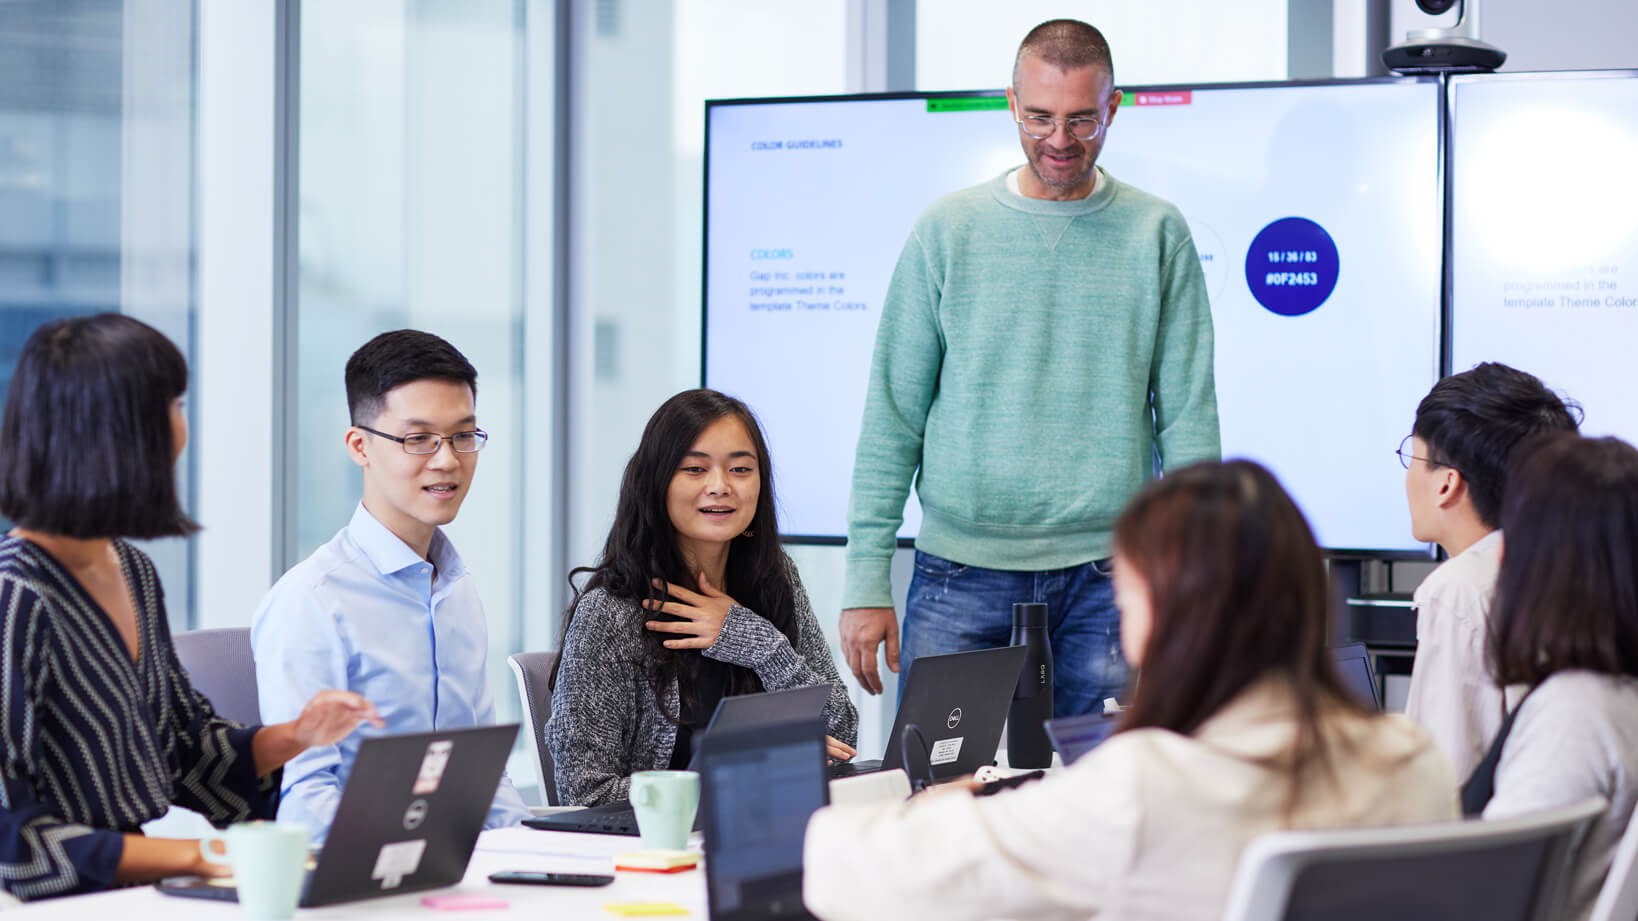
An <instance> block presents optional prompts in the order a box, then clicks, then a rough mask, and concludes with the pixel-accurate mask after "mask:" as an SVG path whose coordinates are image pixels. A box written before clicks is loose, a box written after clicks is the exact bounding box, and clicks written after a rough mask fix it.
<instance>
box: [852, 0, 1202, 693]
mask: <svg viewBox="0 0 1638 921" xmlns="http://www.w3.org/2000/svg"><path fill="white" fill-rule="evenodd" d="M1120 100H1121V93H1120V91H1119V90H1117V89H1115V88H1114V69H1113V65H1112V64H1111V61H1110V56H1109V45H1108V43H1107V42H1106V41H1104V37H1103V35H1102V33H1100V32H1099V31H1098V30H1097V29H1095V28H1093V27H1092V26H1090V25H1087V24H1086V23H1084V22H1078V21H1076V20H1068V19H1059V20H1052V21H1050V22H1044V23H1042V24H1041V25H1039V26H1036V27H1035V28H1034V29H1032V30H1031V31H1030V33H1029V35H1027V36H1025V38H1024V41H1023V43H1022V44H1021V45H1020V46H1019V49H1018V56H1017V59H1016V61H1015V62H1014V65H1013V80H1012V86H1011V87H1010V88H1008V90H1007V101H1008V103H1009V106H1010V108H1011V112H1012V117H1013V120H1014V121H1016V122H1017V123H1018V130H1019V139H1020V140H1021V142H1022V143H1023V147H1024V154H1025V156H1026V157H1027V159H1028V164H1027V165H1026V166H1024V167H1020V168H1018V169H1015V170H1013V171H1011V172H1009V173H1006V174H1003V175H1001V176H997V177H996V178H994V179H992V180H990V181H988V182H985V183H983V184H982V185H978V186H975V187H973V188H970V189H965V190H962V191H959V192H955V193H953V194H951V195H947V196H945V197H944V198H941V199H939V200H938V201H936V202H934V203H933V204H932V205H931V206H930V207H928V209H927V210H926V212H924V213H923V214H922V216H921V217H920V219H918V220H917V222H916V226H915V228H914V230H912V232H911V234H910V239H909V241H908V242H907V243H906V244H905V247H904V251H903V252H902V253H901V254H900V256H899V262H898V266H897V268H896V269H895V270H894V272H893V280H892V282H891V284H890V285H889V287H888V291H887V297H886V300H885V302H884V303H883V305H882V315H881V322H880V325H879V327H878V329H877V332H876V348H875V355H874V358H873V360H872V363H871V369H870V386H869V391H868V395H867V397H866V400H865V410H864V425H863V430H862V431H861V433H860V435H859V447H858V453H857V455H856V459H855V462H854V468H853V496H852V500H851V503H850V508H849V513H848V543H847V581H846V586H845V589H844V593H843V607H844V609H845V610H843V612H842V624H841V633H842V649H843V652H844V653H845V654H846V656H847V662H848V665H849V667H850V668H852V670H853V674H854V675H855V676H857V677H858V679H859V682H860V683H861V684H862V685H864V687H865V689H866V690H867V691H869V692H870V693H873V694H874V693H880V691H881V689H882V683H881V677H880V674H879V672H878V670H877V667H876V662H877V649H878V647H879V646H881V645H882V644H883V643H885V644H886V647H887V649H886V654H887V667H888V668H889V669H891V670H893V671H897V672H899V684H900V690H901V692H902V690H903V686H904V682H905V681H906V680H907V678H908V677H909V670H910V668H911V662H912V661H913V660H914V659H915V658H916V657H917V656H923V655H932V654H938V653H947V652H958V651H961V650H967V649H980V648H987V647H992V646H1004V645H1006V644H1007V643H1008V642H1009V641H1010V638H1011V630H1012V605H1013V603H1014V602H1019V601H1041V602H1045V603H1046V604H1047V608H1048V617H1049V621H1048V629H1049V632H1050V636H1051V640H1052V653H1053V665H1054V674H1055V682H1054V707H1053V709H1054V712H1055V715H1059V716H1064V715H1070V714H1078V713H1086V712H1090V711H1091V710H1093V709H1094V707H1095V706H1097V705H1098V702H1099V701H1101V700H1102V699H1103V698H1104V697H1110V696H1118V695H1119V694H1120V693H1121V691H1122V690H1123V688H1124V686H1125V682H1126V661H1125V658H1124V656H1123V655H1122V654H1121V647H1120V617H1119V614H1118V613H1117V612H1116V610H1115V606H1114V597H1113V589H1112V587H1111V585H1110V581H1109V573H1110V561H1109V556H1110V554H1111V546H1110V542H1111V536H1110V532H1111V530H1112V529H1113V527H1114V523H1115V518H1116V516H1117V515H1118V514H1119V513H1120V510H1121V507H1122V506H1123V505H1124V504H1125V503H1126V501H1127V499H1129V498H1130V497H1131V496H1132V495H1133V494H1134V493H1136V492H1137V490H1138V489H1139V488H1140V487H1141V486H1142V485H1143V483H1144V482H1145V481H1146V480H1147V479H1148V478H1149V477H1150V476H1152V475H1154V473H1155V472H1156V471H1157V470H1158V469H1160V468H1161V467H1166V468H1177V467H1180V466H1183V465H1185V464H1188V463H1191V462H1194V461H1198V460H1204V459H1208V458H1215V457H1217V456H1218V455H1219V453H1220V451H1221V446H1220V442H1219V439H1218V428H1217V397H1216V390H1215V386H1214V383H1213V378H1212V326H1211V309H1210V307H1209V305H1208V304H1207V302H1206V286H1205V278H1204V276H1203V275H1202V273H1201V271H1200V257H1199V254H1198V253H1197V252H1196V251H1195V247H1194V241H1193V239H1192V238H1191V237H1190V235H1189V228H1188V225H1187V224H1185V223H1184V221H1183V216H1182V215H1181V214H1180V213H1178V210H1177V209H1176V208H1175V207H1173V206H1172V205H1170V204H1168V203H1166V202H1164V201H1161V200H1159V199H1157V198H1154V197H1153V196H1150V195H1147V194H1145V193H1143V192H1140V191H1138V190H1137V189H1135V188H1132V187H1131V186H1128V185H1124V184H1122V183H1121V182H1120V181H1118V180H1116V179H1115V178H1114V177H1113V176H1110V175H1109V174H1108V173H1106V172H1104V171H1102V170H1100V169H1097V167H1096V161H1097V158H1098V153H1099V152H1100V151H1101V150H1102V149H1103V143H1104V138H1105V136H1106V133H1107V131H1108V129H1109V124H1110V122H1111V121H1112V120H1113V119H1114V117H1115V112H1116V110H1117V109H1118V108H1119V106H1120ZM912 477H914V479H915V485H916V493H917V495H918V496H919V497H920V499H921V506H922V512H923V516H924V517H923V520H922V525H921V531H920V534H919V535H918V536H917V538H916V569H915V575H914V577H913V578H912V579H911V582H910V595H909V601H908V604H907V606H906V610H905V616H904V636H903V645H902V649H901V647H900V640H899V624H898V619H897V617H896V616H895V613H894V610H893V600H892V587H891V584H890V581H889V578H888V573H889V568H890V564H891V562H892V557H893V548H894V542H895V541H894V537H895V534H896V533H897V531H898V528H899V525H900V524H901V523H902V520H903V509H904V502H905V498H906V496H907V494H908V491H909V488H910V484H911V479H912ZM901 662H902V668H901Z"/></svg>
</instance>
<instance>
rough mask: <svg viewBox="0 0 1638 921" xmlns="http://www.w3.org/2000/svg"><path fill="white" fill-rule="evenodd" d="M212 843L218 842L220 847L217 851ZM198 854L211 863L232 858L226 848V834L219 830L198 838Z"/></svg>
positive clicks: (227, 860) (228, 860)
mask: <svg viewBox="0 0 1638 921" xmlns="http://www.w3.org/2000/svg"><path fill="white" fill-rule="evenodd" d="M213 844H220V845H221V846H222V849H221V850H220V851H217V850H216V849H215V848H213V847H211V845H213ZM199 855H200V856H201V857H203V858H205V859H206V860H208V861H210V862H211V863H228V862H230V861H231V860H232V859H233V858H232V852H231V851H229V849H228V840H227V836H226V835H223V834H221V833H219V832H216V833H212V834H208V835H206V836H204V837H203V838H200V839H199Z"/></svg>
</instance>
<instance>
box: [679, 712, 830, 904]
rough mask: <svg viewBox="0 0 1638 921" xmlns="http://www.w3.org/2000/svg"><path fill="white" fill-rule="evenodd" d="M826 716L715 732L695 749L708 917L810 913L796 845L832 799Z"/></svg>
mask: <svg viewBox="0 0 1638 921" xmlns="http://www.w3.org/2000/svg"><path fill="white" fill-rule="evenodd" d="M825 761H826V758H825V723H824V721H823V720H813V719H806V720H797V721H795V722H788V723H779V724H775V725H771V726H762V727H759V728H755V729H750V730H744V731H739V732H731V733H713V734H712V735H711V737H710V738H709V739H707V740H706V743H705V745H704V746H703V747H702V748H701V750H700V763H699V772H700V812H701V813H703V815H704V817H705V822H704V824H705V893H706V904H707V906H708V908H709V916H710V918H711V919H712V921H762V919H775V921H785V919H808V918H811V917H812V916H811V915H809V914H808V912H807V909H806V908H804V907H803V905H802V845H803V839H804V837H805V836H806V834H807V830H808V819H809V818H810V817H812V815H813V814H814V812H816V811H817V810H819V809H820V808H821V807H823V806H825V805H826V804H827V803H829V801H830V781H829V778H828V777H827V775H826V772H825Z"/></svg>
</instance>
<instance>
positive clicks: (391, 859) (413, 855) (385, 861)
mask: <svg viewBox="0 0 1638 921" xmlns="http://www.w3.org/2000/svg"><path fill="white" fill-rule="evenodd" d="M426 850H427V840H426V839H425V838H420V839H417V840H415V841H398V842H394V843H393V844H383V845H381V853H379V854H377V855H376V857H375V869H374V870H371V871H370V879H378V880H381V888H382V889H397V888H398V884H399V883H402V882H403V881H404V877H406V876H413V875H415V871H416V870H419V869H420V868H421V855H422V854H425V853H426Z"/></svg>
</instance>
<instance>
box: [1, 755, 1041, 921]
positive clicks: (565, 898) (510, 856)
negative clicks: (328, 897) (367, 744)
mask: <svg viewBox="0 0 1638 921" xmlns="http://www.w3.org/2000/svg"><path fill="white" fill-rule="evenodd" d="M999 756H1000V762H1001V764H1002V765H1003V770H1004V771H1006V772H1007V773H1012V771H1011V770H1010V769H1007V768H1005V765H1006V763H1007V758H1006V751H1005V750H1004V749H1003V750H1002V751H1001V752H1000V753H999ZM1052 763H1053V766H1052V768H1049V769H1048V770H1049V771H1050V770H1053V769H1056V768H1058V767H1060V766H1061V762H1060V761H1059V759H1058V756H1057V755H1056V754H1054V755H1053V762H1052ZM908 794H909V782H908V781H907V780H905V778H904V773H903V772H902V771H889V772H884V773H881V774H866V775H863V776H860V777H852V778H847V779H843V780H833V781H831V783H830V798H831V801H832V802H862V801H881V800H883V799H895V798H897V799H902V798H903V797H904V796H906V795H908ZM540 811H543V812H555V811H558V808H556V807H550V808H548V809H545V810H540ZM641 846H642V845H641V844H639V843H638V840H637V839H636V838H634V837H626V836H622V835H582V834H575V833H572V832H560V831H537V830H535V829H532V828H522V827H517V828H497V829H492V830H490V831H486V832H483V833H482V834H481V835H479V836H478V845H477V847H476V848H475V849H474V850H473V852H472V860H471V862H470V863H468V864H467V868H466V876H465V877H463V878H462V880H461V882H460V883H459V884H458V885H456V886H452V887H449V888H445V889H429V890H425V891H422V892H413V893H410V894H408V895H390V896H383V897H380V898H372V899H366V900H363V901H358V902H347V903H344V904H341V905H331V906H327V907H324V908H311V909H306V908H304V909H299V910H298V911H297V912H296V921H305V919H312V921H325V919H332V918H403V917H410V916H415V917H421V918H424V919H426V921H437V919H451V921H454V919H459V918H469V919H473V921H482V919H485V918H502V917H508V916H517V917H525V916H526V917H529V918H533V919H535V921H540V919H550V921H576V919H583V918H584V919H591V918H595V919H597V921H611V919H615V918H617V917H618V916H617V915H615V914H614V913H612V912H609V911H608V910H606V909H605V908H604V906H605V905H608V904H610V903H618V902H671V903H675V904H677V905H680V906H682V907H683V908H685V909H687V910H688V914H686V915H670V916H662V915H651V916H649V917H651V918H657V919H661V921H663V919H664V918H665V917H674V918H694V919H704V918H706V917H707V914H706V905H705V864H704V861H703V859H702V861H701V863H700V865H699V866H697V867H695V868H694V869H692V870H684V871H682V872H680V873H643V872H633V871H622V872H615V870H614V861H613V858H614V855H616V854H620V853H624V852H626V851H634V850H637V849H638V848H640V847H641ZM689 847H690V848H691V849H693V850H696V851H698V850H700V849H701V837H700V834H699V833H698V832H695V833H694V834H693V835H692V836H691V837H690V839H689ZM497 870H540V871H550V872H559V873H604V874H613V875H614V882H613V883H612V884H610V885H607V886H598V887H580V886H519V885H496V884H494V883H491V882H490V881H489V874H491V873H494V872H496V871H497ZM446 893H461V894H471V895H483V896H493V897H496V898H500V899H504V900H505V901H506V903H507V906H506V907H505V908H503V909H502V908H494V909H467V910H449V909H437V908H429V907H427V906H424V905H422V904H421V899H422V898H423V897H425V896H429V895H443V894H446ZM13 910H14V911H17V912H21V913H25V914H34V915H38V916H41V917H45V916H46V915H48V914H49V916H50V917H51V918H54V919H61V921H82V919H83V921H136V919H144V918H162V919H166V921H238V919H240V918H242V917H243V915H242V914H241V913H240V910H239V906H238V904H237V903H235V902H222V901H215V900H211V899H195V898H179V897H177V896H170V895H163V894H161V893H160V892H159V891H158V890H156V889H154V887H152V886H133V887H130V888H126V889H116V890H113V891H111V892H99V893H95V894H92V895H79V896H69V897H67V898H61V899H50V900H47V901H44V902H38V903H34V904H31V905H25V906H23V907H22V908H18V909H13ZM12 917H15V915H12Z"/></svg>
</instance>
